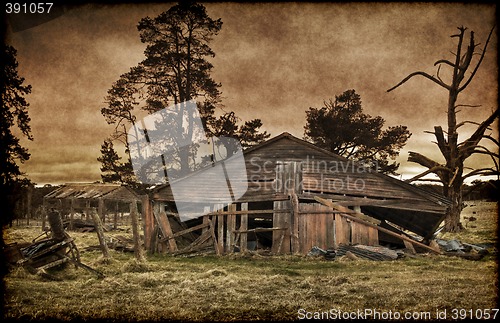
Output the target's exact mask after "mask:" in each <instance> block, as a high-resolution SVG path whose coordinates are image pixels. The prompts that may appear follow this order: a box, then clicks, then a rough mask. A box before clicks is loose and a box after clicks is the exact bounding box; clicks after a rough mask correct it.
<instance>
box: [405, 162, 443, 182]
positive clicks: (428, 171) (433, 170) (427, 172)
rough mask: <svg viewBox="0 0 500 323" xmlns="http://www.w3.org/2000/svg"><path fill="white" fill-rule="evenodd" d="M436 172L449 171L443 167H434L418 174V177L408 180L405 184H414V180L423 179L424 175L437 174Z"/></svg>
mask: <svg viewBox="0 0 500 323" xmlns="http://www.w3.org/2000/svg"><path fill="white" fill-rule="evenodd" d="M438 171H450V170H449V169H448V168H446V167H445V166H435V167H432V168H430V169H428V170H426V171H425V172H423V173H420V174H418V175H415V176H413V177H412V178H410V179H407V180H405V182H407V183H411V182H414V181H416V180H419V178H421V177H424V176H425V175H428V174H431V173H433V174H436V172H438ZM436 175H438V174H436ZM438 177H440V176H439V175H438ZM440 178H441V177H440ZM440 182H441V180H440Z"/></svg>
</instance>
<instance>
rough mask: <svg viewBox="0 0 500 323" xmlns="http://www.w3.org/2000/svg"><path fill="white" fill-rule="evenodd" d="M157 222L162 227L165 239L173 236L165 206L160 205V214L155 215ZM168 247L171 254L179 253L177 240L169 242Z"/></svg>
mask: <svg viewBox="0 0 500 323" xmlns="http://www.w3.org/2000/svg"><path fill="white" fill-rule="evenodd" d="M154 215H155V218H156V221H158V225H159V226H160V230H161V232H162V234H163V237H164V238H167V237H170V236H172V235H173V233H172V228H171V227H170V222H169V221H168V218H167V214H166V213H165V211H164V210H163V205H162V204H161V203H160V212H159V213H158V214H154ZM168 246H169V249H170V251H171V252H174V251H177V243H176V242H175V239H169V240H168Z"/></svg>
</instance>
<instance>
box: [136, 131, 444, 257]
mask: <svg viewBox="0 0 500 323" xmlns="http://www.w3.org/2000/svg"><path fill="white" fill-rule="evenodd" d="M223 163H224V167H225V169H226V173H227V174H230V175H231V176H230V178H223V179H220V178H214V179H213V181H212V180H211V181H206V180H205V181H204V182H203V183H198V182H197V181H196V180H193V179H196V176H199V175H200V174H203V173H204V172H209V171H210V167H209V168H208V169H202V170H200V171H198V172H194V173H193V174H191V175H189V176H188V177H189V180H188V179H186V178H182V179H179V180H177V181H176V183H177V182H179V181H181V182H182V181H185V182H187V183H189V185H187V186H185V187H184V192H183V194H180V195H179V194H177V196H176V197H175V198H174V194H173V193H172V189H171V185H169V184H165V185H161V186H159V187H156V188H155V189H154V190H153V191H152V193H151V196H150V197H151V204H149V205H146V208H145V209H144V212H143V213H144V216H145V237H146V247H147V248H148V249H149V250H150V251H152V252H154V251H159V250H161V251H167V252H183V251H192V250H197V249H200V248H201V247H202V246H205V247H207V248H214V249H215V251H216V252H217V253H218V254H222V253H229V252H235V251H246V250H249V249H251V250H255V249H267V250H269V251H270V252H272V253H274V254H287V253H299V254H306V253H307V252H308V251H310V250H311V248H312V247H313V246H317V247H320V248H323V249H331V248H335V247H336V246H339V245H343V244H365V245H379V244H382V243H390V242H396V243H401V242H402V240H401V239H397V238H395V237H397V235H403V236H404V237H406V234H407V233H408V232H410V233H413V235H418V236H420V237H421V239H420V242H423V243H426V242H427V241H428V240H429V239H430V238H431V237H432V235H433V234H434V233H435V231H436V229H437V228H438V226H439V225H440V223H441V222H442V220H443V218H444V215H445V212H446V208H447V205H448V204H449V203H448V201H447V200H446V199H444V198H443V197H441V196H439V195H437V194H434V193H430V192H427V191H424V190H422V189H419V188H417V187H415V186H413V185H410V184H408V183H405V182H402V181H400V180H398V179H395V178H393V177H390V176H387V175H384V174H380V173H378V172H376V171H374V170H370V169H367V168H365V167H363V166H362V165H360V164H358V163H356V162H354V161H352V160H348V159H346V158H343V157H341V156H338V155H336V154H334V153H331V152H329V151H326V150H324V149H321V148H318V147H316V146H315V145H313V144H311V143H309V142H306V141H304V140H301V139H299V138H296V137H294V136H292V135H290V134H288V133H282V134H281V135H279V136H276V137H274V138H271V139H269V140H267V141H265V142H263V143H261V144H259V145H256V146H254V147H251V148H249V149H247V150H245V151H244V163H245V166H246V172H245V171H239V170H238V169H236V164H235V163H234V162H232V160H231V158H229V159H227V160H225V161H223ZM200 178H204V179H206V176H205V177H200ZM231 183H232V184H234V183H245V185H247V186H248V187H247V190H246V193H245V194H244V195H243V196H241V197H239V198H237V199H235V200H234V201H233V202H232V203H230V204H229V205H224V204H221V203H220V201H218V200H217V198H214V196H217V194H214V192H215V193H217V192H219V191H220V194H221V195H223V194H225V193H224V192H227V190H228V185H231ZM172 185H173V184H172ZM200 185H202V186H203V185H204V186H208V187H209V190H210V192H211V194H207V197H206V198H205V197H204V196H203V195H202V196H200V195H199V193H195V192H199V191H200V190H199V187H198V186H200ZM196 194H198V195H196ZM180 199H181V200H183V202H190V203H196V204H198V207H197V209H198V210H200V209H202V210H203V212H200V213H199V214H193V215H192V217H191V219H190V220H188V221H185V222H182V221H180V220H179V217H178V213H177V209H176V203H175V202H176V201H179V200H180ZM318 201H322V202H323V203H322V204H321V203H318ZM328 201H329V202H328ZM325 202H326V204H327V205H328V206H326V205H325ZM328 203H330V204H328ZM155 219H156V220H155ZM387 233H395V234H387ZM188 237H190V238H188ZM181 238H183V239H184V242H183V243H180V242H181V241H180V240H181ZM186 241H187V242H186Z"/></svg>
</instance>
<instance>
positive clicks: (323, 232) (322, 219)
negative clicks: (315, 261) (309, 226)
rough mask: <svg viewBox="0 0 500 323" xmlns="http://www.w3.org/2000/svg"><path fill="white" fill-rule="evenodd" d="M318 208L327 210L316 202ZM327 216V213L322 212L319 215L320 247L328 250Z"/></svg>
mask: <svg viewBox="0 0 500 323" xmlns="http://www.w3.org/2000/svg"><path fill="white" fill-rule="evenodd" d="M316 208H317V209H318V211H325V208H324V207H323V205H320V204H316ZM326 216H327V214H325V213H320V214H318V215H317V217H318V247H320V248H322V249H324V250H326V249H327V248H328V243H327V240H326V239H327V229H326Z"/></svg>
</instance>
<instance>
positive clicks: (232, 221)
mask: <svg viewBox="0 0 500 323" xmlns="http://www.w3.org/2000/svg"><path fill="white" fill-rule="evenodd" d="M227 208H228V211H229V212H236V204H230V205H228V207H227ZM235 230H236V215H234V213H232V214H228V215H226V252H227V253H233V252H234V233H233V232H234V231H235Z"/></svg>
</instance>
